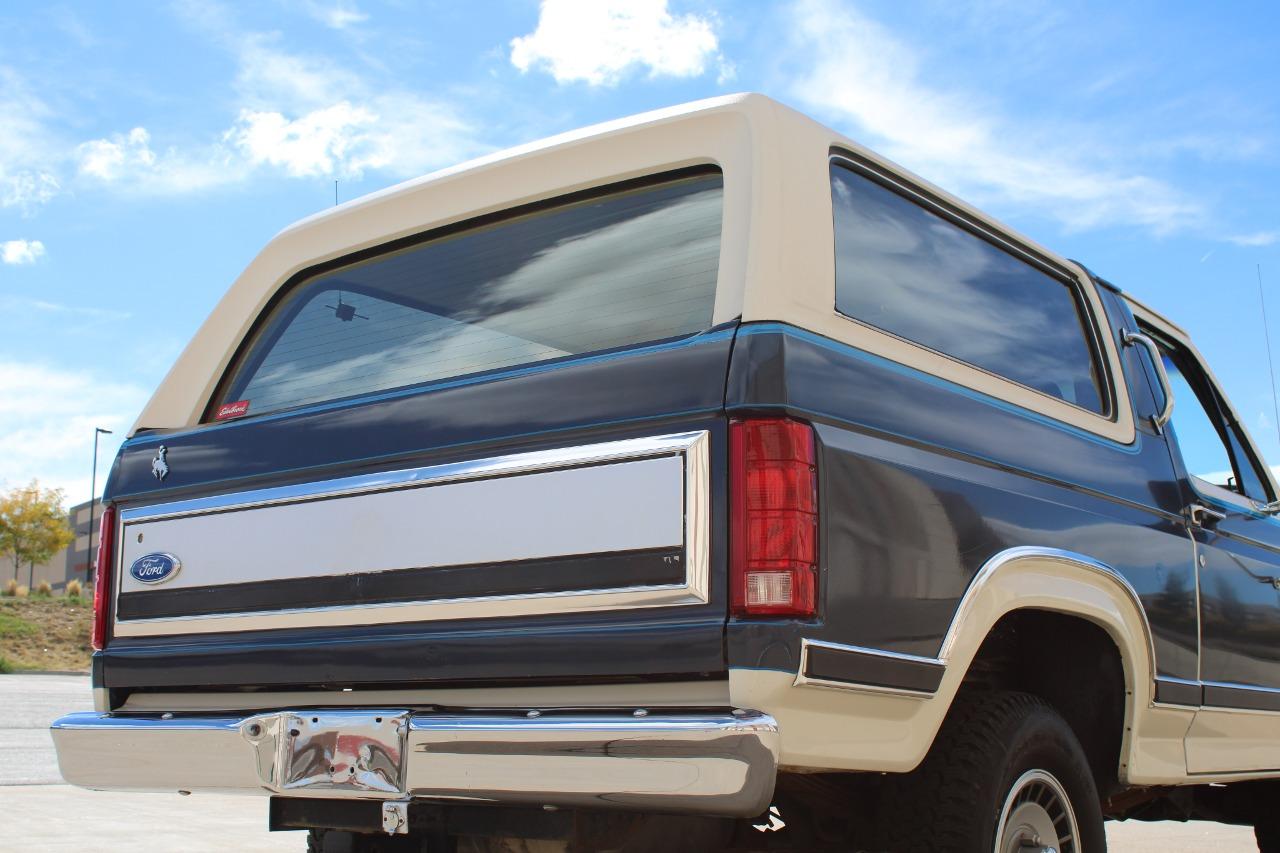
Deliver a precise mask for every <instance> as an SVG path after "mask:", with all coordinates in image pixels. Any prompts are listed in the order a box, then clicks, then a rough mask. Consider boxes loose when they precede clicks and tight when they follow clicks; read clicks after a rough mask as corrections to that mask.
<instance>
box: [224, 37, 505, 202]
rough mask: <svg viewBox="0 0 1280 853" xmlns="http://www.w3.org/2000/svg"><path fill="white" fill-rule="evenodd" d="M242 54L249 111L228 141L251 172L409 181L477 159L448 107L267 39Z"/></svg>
mask: <svg viewBox="0 0 1280 853" xmlns="http://www.w3.org/2000/svg"><path fill="white" fill-rule="evenodd" d="M239 52H240V70H239V73H238V75H237V80H236V86H237V89H238V90H239V92H240V96H241V98H242V100H243V102H244V104H245V106H244V108H242V109H241V111H240V114H239V116H238V118H237V119H236V121H235V123H234V124H233V125H232V126H231V128H230V129H229V130H228V131H227V132H226V133H225V134H224V136H223V141H224V142H225V143H226V144H227V146H228V147H229V148H230V149H231V150H233V151H234V152H235V153H236V154H238V155H239V156H240V157H241V158H242V159H244V160H245V161H247V162H248V163H249V164H251V165H253V166H270V167H275V168H279V169H282V170H283V171H284V172H285V173H286V174H288V175H292V176H295V177H312V176H318V175H346V176H358V175H360V174H362V173H363V172H364V171H366V170H378V171H383V172H387V173H389V174H392V175H395V176H400V177H408V176H412V175H417V174H421V173H422V172H425V171H429V170H430V169H433V168H438V167H440V166H446V165H449V164H451V163H454V162H457V161H458V160H463V159H466V158H467V157H468V156H471V155H473V154H475V153H477V152H478V151H479V148H480V146H479V144H478V143H477V141H476V139H475V136H474V129H473V127H472V126H471V124H470V122H468V121H467V120H466V119H465V118H464V117H463V116H462V115H461V113H459V111H458V110H457V109H456V108H454V107H453V106H452V105H451V104H449V103H447V102H445V101H442V100H436V99H431V98H426V97H423V96H421V95H419V94H417V93H415V92H412V91H409V90H406V89H402V88H397V87H387V86H382V85H379V84H378V83H377V82H375V81H372V80H369V79H366V78H364V77H362V76H360V75H359V74H357V73H355V72H354V71H352V70H351V69H349V68H343V67H338V66H335V65H333V64H332V63H329V62H327V61H326V60H324V59H321V58H316V57H310V56H300V55H297V54H291V53H287V52H285V51H283V50H280V49H278V48H277V47H276V45H275V43H274V40H273V39H272V38H269V37H267V36H263V35H260V34H251V35H248V36H246V37H244V38H243V39H242V40H241V42H240V48H239Z"/></svg>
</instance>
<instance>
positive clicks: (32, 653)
mask: <svg viewBox="0 0 1280 853" xmlns="http://www.w3.org/2000/svg"><path fill="white" fill-rule="evenodd" d="M92 621H93V609H92V608H91V607H89V606H87V605H86V604H85V603H84V602H83V601H81V600H80V599H72V598H0V660H3V665H4V668H0V672H20V671H22V670H32V669H34V670H64V671H82V672H83V671H87V670H88V669H89V657H90V655H91V654H92V649H91V648H90V646H89V630H90V625H91V623H92Z"/></svg>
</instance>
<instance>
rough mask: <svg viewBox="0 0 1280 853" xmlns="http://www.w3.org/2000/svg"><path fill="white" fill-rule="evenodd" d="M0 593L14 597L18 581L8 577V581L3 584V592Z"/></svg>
mask: <svg viewBox="0 0 1280 853" xmlns="http://www.w3.org/2000/svg"><path fill="white" fill-rule="evenodd" d="M0 595H6V596H8V597H9V598H15V597H16V596H17V595H18V582H17V581H16V580H14V579H13V578H9V582H8V583H6V584H5V585H4V592H0Z"/></svg>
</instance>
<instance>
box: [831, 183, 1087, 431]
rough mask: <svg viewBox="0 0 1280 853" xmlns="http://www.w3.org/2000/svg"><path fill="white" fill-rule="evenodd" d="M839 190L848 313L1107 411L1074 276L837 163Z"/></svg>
mask: <svg viewBox="0 0 1280 853" xmlns="http://www.w3.org/2000/svg"><path fill="white" fill-rule="evenodd" d="M831 194H832V207H833V210H834V215H835V235H836V308H837V310H839V311H840V313H842V314H845V315H846V316H849V317H852V318H854V319H856V320H860V321H862V322H864V323H866V324H868V325H871V326H875V327H876V328H878V329H882V330H884V331H886V332H889V333H890V334H893V335H897V336H898V337H900V338H905V339H906V340H908V341H912V342H913V343H917V344H920V345H922V346H925V347H928V348H929V349H931V350H934V351H936V352H940V353H942V354H944V355H948V356H951V357H952V358H956V359H959V360H960V361H964V362H967V363H969V364H971V365H973V366H975V367H979V368H981V369H983V370H985V371H987V372H989V373H994V374H997V375H999V376H1003V377H1005V378H1007V379H1012V380H1013V381H1014V382H1017V383H1020V384H1022V385H1025V386H1027V387H1029V388H1034V389H1036V390H1037V391H1042V392H1044V393H1045V394H1049V395H1052V396H1054V397H1057V398H1059V399H1061V400H1065V401H1066V402H1068V403H1073V404H1075V405H1077V406H1079V407H1081V408H1084V409H1088V410H1089V411H1092V412H1099V413H1102V412H1104V410H1105V407H1104V404H1103V399H1104V397H1103V394H1102V391H1101V385H1100V383H1099V378H1098V370H1097V366H1096V361H1095V358H1094V349H1093V347H1092V346H1091V344H1090V339H1089V334H1088V332H1087V331H1086V330H1087V328H1088V324H1087V322H1086V320H1085V314H1084V313H1083V308H1082V305H1081V303H1080V296H1079V293H1078V291H1077V289H1076V288H1075V286H1074V285H1072V284H1070V283H1068V282H1066V281H1063V280H1062V279H1059V278H1057V277H1055V276H1052V275H1049V274H1048V273H1046V272H1044V271H1042V270H1040V269H1039V268H1037V267H1035V266H1033V265H1032V264H1030V263H1027V262H1026V261H1024V260H1022V259H1021V258H1019V257H1017V256H1016V255H1014V254H1012V253H1010V252H1008V251H1005V250H1004V249H1001V248H1000V247H998V246H996V245H995V244H993V243H991V242H988V241H987V240H985V239H983V238H982V237H979V236H978V235H977V234H975V233H973V232H972V231H969V230H967V229H965V228H962V227H960V226H959V225H957V224H955V223H953V222H952V221H951V220H949V219H946V218H944V217H942V216H941V215H939V214H937V213H934V212H933V211H931V210H929V209H928V208H926V207H924V206H922V205H920V204H917V203H916V202H914V201H912V200H910V199H908V198H907V197H905V196H903V195H900V194H899V193H896V192H894V191H893V190H891V189H889V188H887V187H885V186H883V185H881V184H880V183H878V182H876V181H873V180H871V179H870V178H867V177H864V176H862V175H860V174H858V173H856V172H854V171H853V170H851V169H848V168H845V167H843V166H841V165H839V164H837V163H833V164H832V167H831Z"/></svg>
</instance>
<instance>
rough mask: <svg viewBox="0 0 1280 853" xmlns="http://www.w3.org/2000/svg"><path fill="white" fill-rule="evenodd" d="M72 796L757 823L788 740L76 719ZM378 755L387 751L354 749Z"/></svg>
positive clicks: (662, 724)
mask: <svg viewBox="0 0 1280 853" xmlns="http://www.w3.org/2000/svg"><path fill="white" fill-rule="evenodd" d="M51 732H52V735H53V740H54V745H55V746H56V748H57V752H58V764H59V767H60V768H61V770H62V774H63V776H64V777H65V778H66V779H67V781H68V782H70V783H72V784H74V785H79V786H81V787H86V788H95V789H99V790H122V791H174V790H184V791H239V792H242V793H259V794H282V793H288V794H290V795H292V796H308V797H329V798H337V799H362V800H400V799H404V798H406V797H418V798H426V799H437V800H439V799H444V800H449V799H466V800H469V801H483V802H494V803H522V804H536V805H542V806H558V807H593V808H607V809H623V810H657V811H667V812H682V813H688V814H706V815H720V816H726V817H753V816H755V815H757V814H759V813H760V812H762V811H763V810H764V809H765V808H767V807H768V805H769V802H770V800H771V799H772V797H773V786H774V781H775V779H776V775H777V766H778V755H779V738H778V726H777V723H776V722H775V721H774V720H773V718H772V717H769V716H767V715H765V714H761V713H759V712H755V711H736V712H734V713H732V714H730V713H707V712H695V711H678V710H671V711H666V712H662V713H643V712H640V711H636V710H634V709H632V710H614V711H610V712H604V711H602V712H600V713H593V714H590V715H585V714H565V715H560V714H552V713H548V714H546V715H545V716H542V715H539V714H537V713H536V712H528V713H526V714H493V713H466V714H434V713H426V712H418V713H413V712H408V711H404V710H395V709H388V710H378V709H370V708H365V709H359V710H357V709H350V710H343V711H335V710H326V711H306V710H293V711H290V710H285V711H274V712H270V713H264V714H256V715H252V716H238V715H213V716H201V717H173V718H172V719H168V720H166V719H164V718H163V717H162V716H159V715H149V716H112V715H106V714H91V713H82V714H71V715H69V716H66V717H63V718H62V719H60V720H57V721H55V722H54V723H53V725H52V727H51ZM370 743H372V744H374V745H375V747H376V748H373V749H370V750H368V751H367V752H368V754H366V750H364V749H356V747H361V746H367V745H369V744H370Z"/></svg>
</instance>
